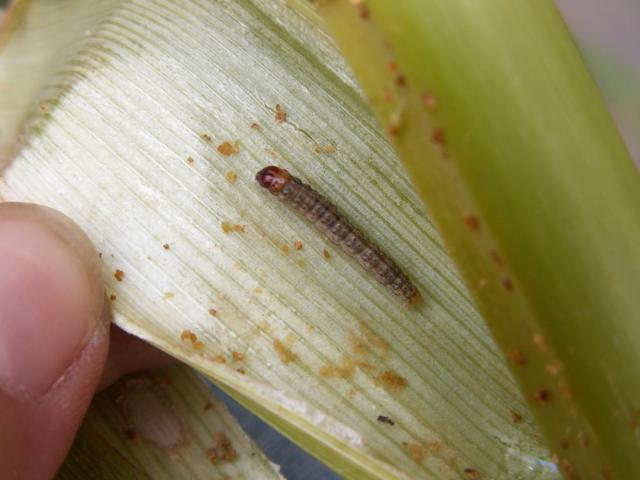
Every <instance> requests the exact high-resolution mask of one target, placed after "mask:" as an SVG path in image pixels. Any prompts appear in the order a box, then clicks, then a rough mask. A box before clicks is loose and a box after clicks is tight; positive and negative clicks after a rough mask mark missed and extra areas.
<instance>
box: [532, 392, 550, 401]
mask: <svg viewBox="0 0 640 480" xmlns="http://www.w3.org/2000/svg"><path fill="white" fill-rule="evenodd" d="M531 398H532V399H533V401H535V402H536V403H540V404H542V405H545V404H547V403H549V402H550V401H551V393H550V392H549V390H546V389H541V390H536V391H535V392H533V394H532V395H531Z"/></svg>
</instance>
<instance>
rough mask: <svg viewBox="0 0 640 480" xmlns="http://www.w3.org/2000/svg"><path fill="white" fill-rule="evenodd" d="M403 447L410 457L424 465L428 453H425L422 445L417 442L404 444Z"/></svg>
mask: <svg viewBox="0 0 640 480" xmlns="http://www.w3.org/2000/svg"><path fill="white" fill-rule="evenodd" d="M402 446H403V447H404V448H405V449H406V450H407V452H408V453H409V456H410V457H411V458H412V459H413V460H414V461H415V462H416V463H422V462H423V461H424V459H425V458H426V456H427V452H425V450H424V448H422V445H420V444H419V443H415V442H411V443H409V442H402Z"/></svg>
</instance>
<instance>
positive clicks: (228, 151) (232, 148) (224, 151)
mask: <svg viewBox="0 0 640 480" xmlns="http://www.w3.org/2000/svg"><path fill="white" fill-rule="evenodd" d="M217 150H218V152H219V153H220V155H224V156H225V157H228V156H230V155H236V154H237V153H238V152H239V151H240V142H239V141H237V140H236V141H235V142H229V141H224V142H222V143H221V144H220V145H218V148H217Z"/></svg>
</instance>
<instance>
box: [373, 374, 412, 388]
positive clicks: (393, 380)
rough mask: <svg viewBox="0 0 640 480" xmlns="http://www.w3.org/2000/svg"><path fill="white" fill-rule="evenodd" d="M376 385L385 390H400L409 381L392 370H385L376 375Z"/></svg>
mask: <svg viewBox="0 0 640 480" xmlns="http://www.w3.org/2000/svg"><path fill="white" fill-rule="evenodd" d="M375 384H376V386H379V387H380V386H381V387H384V388H386V389H387V390H402V389H403V388H405V387H406V386H407V385H408V384H409V382H407V379H406V378H404V377H402V376H400V375H398V374H397V373H395V372H394V371H392V370H386V371H384V372H382V373H381V374H380V375H378V376H377V377H376V380H375Z"/></svg>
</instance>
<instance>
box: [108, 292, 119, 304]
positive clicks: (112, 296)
mask: <svg viewBox="0 0 640 480" xmlns="http://www.w3.org/2000/svg"><path fill="white" fill-rule="evenodd" d="M117 298H118V297H116V294H115V293H112V294H111V295H109V300H111V301H112V302H115V301H116V299H117Z"/></svg>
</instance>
